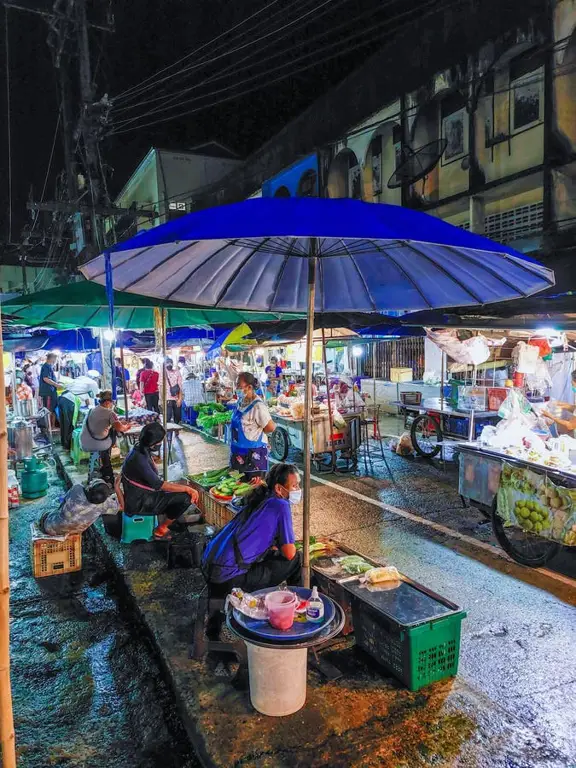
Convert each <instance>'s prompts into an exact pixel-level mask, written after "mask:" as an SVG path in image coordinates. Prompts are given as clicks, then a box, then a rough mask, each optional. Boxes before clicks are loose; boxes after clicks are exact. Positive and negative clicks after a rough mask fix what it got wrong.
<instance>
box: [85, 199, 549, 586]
mask: <svg viewBox="0 0 576 768" xmlns="http://www.w3.org/2000/svg"><path fill="white" fill-rule="evenodd" d="M107 259H109V261H110V265H111V268H112V272H113V279H114V287H115V289H116V290H122V291H129V292H133V293H141V294H144V295H147V296H153V297H155V298H158V299H172V300H174V301H181V302H186V303H191V304H196V305H200V306H206V307H219V308H224V307H229V308H235V309H252V310H262V311H283V312H304V311H305V312H306V313H307V317H308V324H307V338H308V344H307V365H306V380H307V386H306V405H305V412H306V414H307V415H308V416H309V414H310V403H311V392H312V381H311V372H312V335H313V327H314V312H315V311H316V312H329V311H332V312H348V311H354V312H358V311H361V312H362V311H364V312H382V311H387V310H397V309H403V310H417V309H434V308H440V307H453V306H464V305H468V306H474V305H482V304H486V303H490V302H495V301H503V300H507V299H514V298H519V297H523V296H530V295H531V294H533V293H537V292H538V291H541V290H543V289H545V288H548V287H549V286H551V285H553V284H554V275H553V273H552V272H551V270H549V269H546V268H545V267H543V266H542V265H541V264H539V263H538V262H536V261H533V260H532V259H529V258H527V257H526V256H523V255H522V254H520V253H517V252H516V251H514V250H513V249H512V248H509V247H507V246H505V245H500V244H499V243H493V242H492V241H490V240H487V239H486V238H484V237H481V236H480V235H476V234H473V233H471V232H466V231H465V230H462V229H459V228H457V227H453V226H452V225H450V224H447V223H446V222H443V221H442V220H441V219H438V218H435V217H433V216H428V215H426V214H424V213H419V212H417V211H413V210H411V209H409V208H400V207H397V206H393V205H383V204H371V203H363V202H360V201H357V200H348V199H345V200H330V199H321V198H260V199H254V200H246V201H244V202H241V203H234V204H232V205H227V206H222V207H218V208H209V209H207V210H204V211H199V212H196V213H191V214H188V215H187V216H183V217H182V218H179V219H176V220H175V221H171V222H168V223H166V224H162V225H160V226H158V227H155V228H153V229H149V230H147V231H145V232H142V233H140V234H139V235H136V236H135V237H133V238H131V239H130V240H127V241H125V242H123V243H119V244H117V245H115V246H113V248H111V249H110V250H109V251H108V252H107V253H106V254H103V255H101V256H99V257H97V258H96V259H94V260H93V261H91V262H88V263H87V264H85V265H84V266H83V267H82V268H81V269H82V272H83V274H84V275H85V277H87V278H88V279H90V280H95V281H97V282H99V283H103V284H104V283H105V282H106V278H105V271H106V268H105V262H106V260H107ZM309 429H310V419H309V418H306V420H305V431H304V445H308V444H309V442H310V432H309ZM309 496H310V456H309V451H306V450H305V451H304V560H305V574H308V573H309V571H308V565H309V561H308V529H309V510H310V501H309Z"/></svg>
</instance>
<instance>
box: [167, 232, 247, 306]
mask: <svg viewBox="0 0 576 768" xmlns="http://www.w3.org/2000/svg"><path fill="white" fill-rule="evenodd" d="M235 242H236V241H235V240H232V241H226V244H225V245H223V246H222V248H218V249H217V250H215V251H213V253H211V254H210V255H209V256H208V258H206V259H205V260H204V261H203V262H202V263H201V264H197V265H196V266H194V267H192V269H191V270H190V272H189V273H188V274H187V275H186V277H185V278H184V280H182V281H181V282H180V283H179V284H178V285H177V286H176V288H174V290H173V291H170V293H168V294H166V298H167V299H170V297H171V296H174V294H175V293H176V292H177V291H179V290H180V288H182V286H183V285H184V283H187V282H188V280H190V278H191V277H192V275H193V274H194V273H195V272H197V271H198V270H199V269H201V268H202V267H203V266H204V265H205V264H207V263H208V262H209V261H210V259H212V258H213V257H214V256H218V254H219V253H222V251H224V250H225V249H226V248H228V246H229V245H232V244H234V243H235ZM197 243H198V241H196V243H194V244H197ZM190 245H192V243H191V244H190ZM186 247H189V246H186ZM182 250H185V249H184V248H182ZM178 253H181V251H178ZM174 255H175V256H176V255H177V254H174Z"/></svg>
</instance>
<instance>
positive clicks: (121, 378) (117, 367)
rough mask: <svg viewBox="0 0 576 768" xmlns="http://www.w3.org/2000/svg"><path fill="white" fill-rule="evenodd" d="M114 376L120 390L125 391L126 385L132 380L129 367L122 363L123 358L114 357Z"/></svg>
mask: <svg viewBox="0 0 576 768" xmlns="http://www.w3.org/2000/svg"><path fill="white" fill-rule="evenodd" d="M114 378H115V379H116V387H117V389H118V390H119V391H120V392H124V387H125V386H126V387H127V386H128V382H129V381H130V372H129V371H128V368H124V367H123V365H122V358H121V357H116V358H114Z"/></svg>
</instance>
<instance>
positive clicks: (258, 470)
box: [230, 373, 276, 480]
mask: <svg viewBox="0 0 576 768" xmlns="http://www.w3.org/2000/svg"><path fill="white" fill-rule="evenodd" d="M259 386H260V382H259V381H258V379H257V378H256V377H255V376H253V375H252V374H251V373H240V374H239V375H238V378H237V380H236V395H237V397H238V405H237V406H236V410H235V411H234V414H233V416H232V422H231V425H230V427H231V434H232V439H231V445H230V467H231V469H235V470H237V471H238V472H241V473H242V474H243V475H245V476H246V479H247V480H252V479H254V478H257V477H262V476H263V475H264V474H265V473H266V472H267V471H268V441H267V439H266V435H267V434H270V432H273V431H274V429H275V428H276V425H275V424H274V422H273V421H272V418H271V416H270V411H269V410H268V408H267V406H266V404H265V403H264V401H263V400H262V398H260V397H259V396H258V395H257V394H256V392H257V390H258V388H259Z"/></svg>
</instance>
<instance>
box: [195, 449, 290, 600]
mask: <svg viewBox="0 0 576 768" xmlns="http://www.w3.org/2000/svg"><path fill="white" fill-rule="evenodd" d="M301 496H302V491H301V490H300V477H299V474H298V470H297V468H296V467H295V466H294V465H293V464H275V465H274V466H273V467H272V469H271V470H270V472H268V474H267V475H266V480H265V483H262V484H260V485H258V486H256V487H255V488H254V490H253V491H252V492H251V493H250V494H249V495H248V497H247V498H246V503H245V505H244V508H243V509H242V511H241V512H239V513H238V514H237V515H236V517H234V518H233V519H232V520H231V521H230V522H229V523H227V524H226V525H225V526H224V528H222V530H221V531H220V532H219V533H218V534H217V535H216V536H215V537H214V538H213V539H212V541H210V543H209V544H208V546H207V547H206V549H205V551H204V555H203V557H202V570H203V572H204V575H205V576H206V578H207V579H208V581H209V582H210V583H211V584H217V585H219V589H221V590H222V592H224V591H229V590H230V589H231V588H232V587H241V588H242V589H244V590H246V591H247V592H253V591H254V590H257V589H265V588H266V587H275V586H277V585H278V584H281V583H282V582H283V581H286V582H287V583H288V584H290V585H293V586H297V585H299V584H301V577H302V574H301V568H302V564H301V559H300V553H299V552H297V550H296V546H295V540H294V529H293V525H292V511H291V506H292V504H299V503H300V500H301Z"/></svg>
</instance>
